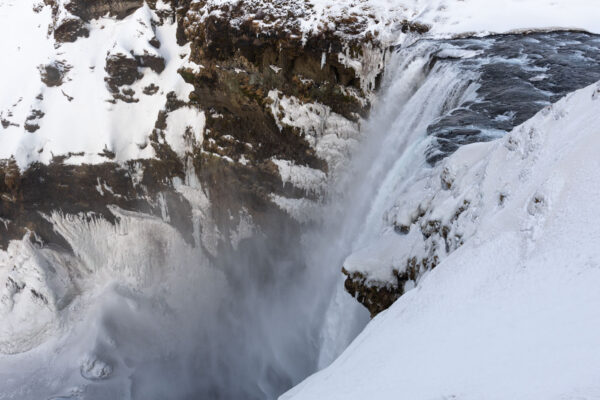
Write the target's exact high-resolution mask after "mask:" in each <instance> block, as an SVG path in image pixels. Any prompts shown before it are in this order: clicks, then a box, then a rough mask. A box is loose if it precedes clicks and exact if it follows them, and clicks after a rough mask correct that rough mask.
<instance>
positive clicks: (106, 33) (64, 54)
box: [0, 0, 200, 168]
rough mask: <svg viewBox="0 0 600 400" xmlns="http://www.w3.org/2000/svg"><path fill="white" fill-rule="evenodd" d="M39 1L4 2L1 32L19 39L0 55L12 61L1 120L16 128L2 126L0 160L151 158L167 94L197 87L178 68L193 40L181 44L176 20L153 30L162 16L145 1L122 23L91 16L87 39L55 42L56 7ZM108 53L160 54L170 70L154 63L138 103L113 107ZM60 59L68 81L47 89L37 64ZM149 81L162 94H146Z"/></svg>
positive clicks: (6, 68)
mask: <svg viewBox="0 0 600 400" xmlns="http://www.w3.org/2000/svg"><path fill="white" fill-rule="evenodd" d="M34 4H36V2H34V1H31V0H18V1H17V0H3V1H2V2H0V18H1V20H2V21H3V23H2V24H0V34H1V35H2V36H3V37H5V38H8V37H12V38H18V40H14V41H13V40H3V41H2V42H1V43H0V54H2V57H3V59H5V60H9V61H10V62H6V63H4V64H3V66H2V72H3V73H2V74H1V75H0V87H2V88H3V93H4V95H3V96H2V97H1V98H0V112H1V113H2V118H5V119H7V120H9V121H11V122H13V123H14V124H16V125H18V126H13V125H11V126H8V127H6V128H3V127H0V159H2V158H10V157H11V156H14V157H15V159H16V160H17V163H18V165H19V167H21V168H24V167H25V166H27V165H28V164H30V163H32V162H35V161H40V162H44V163H47V162H49V161H51V160H52V158H53V156H57V155H64V154H68V153H80V152H83V153H84V155H83V156H79V157H76V158H75V157H74V158H72V159H71V160H69V159H67V162H72V163H82V162H85V163H100V162H105V161H107V159H106V158H104V157H102V156H100V155H99V154H98V153H101V152H102V151H103V150H104V149H108V150H110V151H112V152H114V153H115V154H116V161H117V162H123V161H127V160H130V159H139V158H149V157H153V156H154V151H153V149H152V147H151V146H148V145H147V144H148V140H149V138H148V137H149V135H150V134H151V133H152V130H153V128H154V123H155V121H156V119H157V116H158V112H159V111H160V110H161V109H162V108H163V107H164V105H165V102H166V94H167V93H168V92H170V91H174V92H175V93H176V95H177V97H178V98H180V99H183V100H186V99H187V98H188V95H189V93H190V92H191V90H192V89H193V87H192V85H189V84H186V83H185V82H184V81H183V79H182V78H181V76H180V75H179V74H178V73H177V70H178V69H179V68H180V67H182V66H189V62H188V61H187V55H188V54H189V48H188V47H189V45H186V46H183V47H180V46H178V45H177V43H176V38H175V31H176V26H175V24H170V23H167V22H165V23H164V24H163V25H157V26H155V27H154V26H153V25H155V24H154V22H155V21H157V20H158V18H157V17H156V15H155V13H154V11H152V10H151V9H150V8H149V7H148V6H147V5H144V6H143V7H141V8H139V9H138V10H136V11H135V13H133V14H132V15H130V16H129V17H127V18H125V19H124V20H122V21H116V20H113V19H111V18H101V19H98V20H93V21H91V22H90V24H89V29H90V36H89V38H83V39H79V40H77V41H76V42H74V43H63V44H61V45H60V46H55V43H54V39H53V38H52V36H48V26H49V25H52V16H51V12H50V7H49V6H46V7H43V8H42V9H41V12H40V13H35V12H33V11H32V8H33V5H34ZM159 5H160V4H159ZM155 36H156V38H157V39H158V40H159V41H160V42H161V47H160V49H158V50H157V49H155V48H154V47H153V46H151V45H150V44H149V40H150V39H152V38H153V37H155ZM109 54H123V55H125V56H127V57H132V55H131V54H136V55H143V54H149V55H156V56H160V57H163V58H164V59H165V64H166V68H165V70H164V71H162V72H161V73H160V74H157V73H156V72H154V71H152V70H150V69H149V68H144V69H143V70H141V72H143V78H142V79H140V80H138V81H137V82H135V83H134V84H133V85H131V89H133V90H135V95H134V97H135V98H136V99H139V102H136V103H125V102H122V101H117V102H116V103H115V104H112V103H111V102H108V100H110V99H111V97H112V96H111V93H110V92H109V91H108V88H107V86H106V83H105V81H104V78H105V76H106V72H105V70H104V67H105V59H106V57H107V55H109ZM181 56H183V57H181ZM56 62H60V63H62V64H63V65H65V66H68V71H67V72H66V74H65V79H64V83H63V84H62V85H60V86H54V87H47V86H46V85H45V84H44V83H43V82H41V80H40V72H39V70H38V67H39V66H43V65H46V64H49V63H56ZM151 83H153V84H156V85H157V86H158V87H159V88H160V90H159V92H158V93H156V94H155V95H146V94H143V93H142V90H143V88H144V87H146V86H148V85H150V84H151ZM40 95H41V96H40ZM40 98H41V100H40ZM32 110H40V111H42V112H44V113H45V115H44V116H43V117H42V118H40V119H38V120H37V123H38V124H39V126H40V128H39V129H38V130H37V131H35V132H33V133H30V132H27V131H25V130H24V129H23V124H24V122H25V120H26V118H27V117H28V116H29V114H30V113H31V111H32ZM9 113H10V115H9ZM187 117H189V118H191V119H190V121H188V123H189V124H191V125H193V126H197V124H200V122H199V121H197V120H196V119H195V118H194V117H197V115H191V114H187Z"/></svg>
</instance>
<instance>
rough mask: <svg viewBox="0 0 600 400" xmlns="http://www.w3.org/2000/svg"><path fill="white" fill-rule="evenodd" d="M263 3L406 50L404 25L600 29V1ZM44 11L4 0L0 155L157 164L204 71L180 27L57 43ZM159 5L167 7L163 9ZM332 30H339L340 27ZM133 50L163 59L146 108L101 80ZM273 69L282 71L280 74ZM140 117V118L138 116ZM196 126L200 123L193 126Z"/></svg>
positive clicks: (93, 28)
mask: <svg viewBox="0 0 600 400" xmlns="http://www.w3.org/2000/svg"><path fill="white" fill-rule="evenodd" d="M230 3H235V2H233V1H232V0H211V1H209V2H207V5H206V6H205V10H208V9H211V7H217V6H223V5H227V4H230ZM263 3H264V2H262V1H260V0H252V1H248V4H250V5H254V6H257V7H258V6H261V7H263V6H264V7H266V8H265V10H267V11H269V10H272V11H273V12H275V15H279V14H281V16H282V17H283V16H285V15H288V14H287V10H288V9H289V10H291V11H293V12H292V14H290V15H293V16H294V17H293V18H295V19H294V21H292V22H293V23H298V24H299V27H300V30H301V32H303V35H308V34H313V33H315V32H317V31H319V30H322V29H325V28H326V27H328V26H330V25H332V24H333V23H334V21H336V20H340V19H348V18H350V19H352V18H357V20H358V21H359V22H360V26H361V27H362V28H361V32H362V34H366V33H371V34H376V35H377V37H378V38H379V40H380V41H381V42H382V43H384V44H391V43H399V44H403V43H404V44H408V43H410V42H412V41H414V40H415V38H416V36H415V35H414V34H411V33H407V34H405V33H402V32H401V31H400V30H399V24H401V23H402V21H404V20H408V21H417V22H420V23H423V24H427V25H429V26H430V27H431V31H430V32H429V33H428V34H427V36H429V37H448V36H453V35H459V34H460V35H462V34H465V33H475V34H480V35H483V34H487V33H493V32H495V33H500V32H510V31H519V30H528V29H552V28H557V27H558V28H562V29H565V28H569V29H583V30H587V31H591V32H600V22H599V19H598V18H596V16H597V15H598V14H599V13H600V3H598V2H595V1H587V0H569V1H567V0H563V1H556V0H554V1H550V0H527V1H520V0H519V1H518V0H510V1H508V3H507V2H499V1H497V2H489V1H484V0H464V1H458V0H397V1H392V0H369V1H360V2H356V1H350V0H343V1H332V0H310V1H308V2H307V3H306V4H304V3H302V4H299V3H297V2H283V3H282V4H280V5H279V6H278V8H277V9H274V8H273V7H274V6H273V5H272V4H263ZM40 4H41V3H39V4H38V2H37V1H34V0H18V1H17V0H2V1H1V2H0V18H1V19H2V21H3V23H2V24H0V35H2V37H5V38H18V40H5V41H2V42H1V43H0V54H2V56H3V59H5V60H9V62H7V63H4V64H3V67H2V72H3V73H2V74H1V75H0V87H2V89H3V93H5V95H4V96H2V98H1V99H0V113H1V117H2V118H3V119H5V120H6V121H9V122H10V123H12V124H14V125H12V124H11V125H8V126H6V127H4V126H2V127H0V158H10V157H11V156H14V157H15V159H16V160H17V162H18V165H19V166H20V167H21V168H24V167H25V166H27V165H28V164H30V163H32V162H35V161H40V162H44V163H47V162H49V161H51V160H52V158H53V157H54V156H57V155H67V154H69V153H71V154H80V153H82V152H83V155H76V156H75V155H72V156H71V157H70V158H68V159H67V160H66V162H69V163H82V162H85V163H100V162H104V161H106V158H105V157H103V156H100V155H99V154H98V153H102V152H103V150H104V149H108V150H110V151H112V152H114V153H115V154H116V161H118V162H124V161H127V160H130V159H138V158H149V157H153V156H154V151H153V149H152V147H151V146H148V145H147V144H148V136H149V135H150V133H151V132H152V129H153V124H154V121H155V120H156V117H157V113H158V111H159V110H161V109H162V107H164V104H165V96H166V94H167V93H168V92H170V91H175V92H176V94H177V96H178V98H180V99H183V100H186V99H187V97H188V95H189V93H190V91H191V89H192V87H191V85H188V84H186V83H185V82H184V81H183V79H182V78H181V77H180V76H179V74H178V73H177V71H178V70H179V69H180V68H183V69H188V70H190V71H199V70H200V69H201V68H202V66H200V65H196V64H193V63H190V62H189V61H188V55H189V48H188V46H183V47H180V46H178V45H177V44H176V40H175V30H176V27H175V25H174V24H172V23H169V22H165V23H164V24H163V25H156V24H153V22H154V21H157V17H156V15H155V13H154V11H152V10H151V9H150V8H149V7H148V6H147V5H144V6H143V7H141V8H140V9H138V10H137V11H136V12H135V13H134V14H133V15H130V16H129V17H127V18H125V19H124V20H122V21H115V20H113V19H110V18H101V19H98V20H94V21H91V22H90V23H89V24H88V28H89V29H90V37H89V38H82V39H80V40H77V41H76V42H74V43H63V44H61V45H60V46H56V43H54V39H53V38H52V36H51V33H50V34H49V31H48V27H53V26H55V25H56V24H57V23H58V22H57V23H55V22H54V21H52V15H51V10H50V7H49V6H42V7H39V10H40V11H39V12H34V11H33V8H34V7H35V6H40ZM59 6H60V7H59V13H58V21H60V20H63V19H65V18H68V17H69V15H68V13H67V12H66V11H65V10H64V7H63V5H62V3H59ZM157 7H158V8H159V9H160V8H161V7H162V8H165V7H167V6H166V5H165V4H164V3H162V2H159V3H158V6H157ZM214 12H217V11H213V13H214ZM531 15H535V18H531ZM284 18H287V17H284ZM276 22H277V21H274V22H270V23H267V22H265V21H262V20H261V21H260V24H263V25H264V27H263V28H264V29H265V30H268V29H272V28H273V27H274V25H273V24H274V23H276ZM288 22H289V21H288ZM231 23H232V24H235V23H236V21H234V20H232V21H231ZM334 25H335V24H334ZM332 29H334V30H335V26H333V28H332ZM154 36H156V37H157V38H158V40H159V41H160V42H161V44H162V45H161V47H160V48H159V49H155V48H154V47H152V46H151V45H150V44H149V43H148V41H149V40H150V39H152V38H153V37H154ZM383 48H385V46H383ZM132 52H133V54H136V55H141V54H150V55H157V56H161V57H163V58H164V59H165V62H166V69H165V70H164V71H163V72H162V73H160V74H157V73H155V72H153V71H151V70H150V69H148V68H144V69H143V71H141V72H143V75H144V76H143V78H142V79H141V80H139V81H137V82H135V83H134V84H133V85H132V86H131V89H133V90H135V93H136V94H135V95H134V98H136V99H139V102H137V103H124V102H122V101H117V103H116V104H111V103H110V102H107V100H110V99H111V94H110V93H109V92H108V90H107V87H106V84H105V82H104V77H105V74H106V73H105V71H104V66H105V58H106V55H108V54H123V55H126V56H128V57H131V54H132ZM362 53H363V55H362V56H361V58H353V57H356V56H355V55H352V56H351V55H350V54H348V51H347V50H346V51H343V52H341V53H339V54H337V55H336V56H337V57H338V58H339V60H340V61H341V62H342V63H344V64H345V65H348V66H350V67H352V68H355V69H356V70H357V72H358V73H359V75H360V76H361V78H362V79H361V83H362V84H363V90H364V91H365V93H367V94H369V93H370V91H371V89H372V88H373V85H374V82H375V77H376V76H377V75H378V74H379V73H380V72H381V70H382V68H383V66H384V64H385V51H381V50H380V49H379V48H378V47H377V46H375V47H373V46H372V45H370V44H367V45H365V47H364V48H363V50H362ZM326 58H327V54H325V53H324V54H323V59H324V60H326ZM51 63H55V64H56V63H60V64H62V65H63V66H65V67H66V68H67V69H68V70H67V72H66V74H65V82H64V83H63V84H62V85H61V86H56V87H46V86H45V85H44V84H43V83H42V82H40V80H39V74H40V71H39V68H40V66H43V65H47V64H51ZM274 71H275V72H278V71H277V67H275V68H274ZM540 79H541V78H540ZM151 83H152V84H156V85H157V86H158V87H159V88H160V90H159V93H157V94H155V95H145V94H143V93H142V89H143V88H144V87H146V86H148V85H149V84H151ZM40 95H41V96H40ZM35 110H39V111H41V112H43V113H44V114H45V115H44V116H43V117H41V118H37V119H31V120H30V121H31V123H36V124H38V125H39V129H38V130H37V131H35V132H33V133H31V132H27V131H25V130H24V129H23V126H24V123H25V121H26V120H27V118H28V117H29V116H30V115H32V112H34V111H35ZM57 110H61V111H60V112H58V111H57ZM134 115H135V118H132V116H134ZM189 117H190V118H195V117H196V116H192V115H189ZM133 120H135V121H133ZM304 122H306V123H308V124H310V122H308V121H304ZM304 122H302V123H304ZM190 123H193V124H196V123H199V122H198V121H196V120H194V121H193V122H190ZM331 139H333V138H330V140H329V141H330V142H331V144H332V145H334V142H336V141H335V140H331ZM176 140H179V139H176ZM180 145H181V143H180V142H178V143H175V144H174V146H175V147H177V148H178V149H180V150H181V146H180ZM329 150H330V147H328V148H327V149H324V150H323V152H324V153H326V155H327V156H328V157H335V158H339V157H340V156H341V155H340V154H333V153H332V152H331V151H329ZM335 153H337V151H335Z"/></svg>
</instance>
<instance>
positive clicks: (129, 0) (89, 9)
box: [65, 0, 144, 21]
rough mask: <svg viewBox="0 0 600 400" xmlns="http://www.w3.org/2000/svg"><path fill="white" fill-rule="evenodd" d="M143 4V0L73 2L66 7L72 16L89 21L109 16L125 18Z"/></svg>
mask: <svg viewBox="0 0 600 400" xmlns="http://www.w3.org/2000/svg"><path fill="white" fill-rule="evenodd" d="M143 4H144V2H143V0H72V1H70V2H69V3H67V5H66V6H65V7H66V8H67V10H68V11H69V12H70V13H71V14H73V15H76V16H78V17H79V18H81V19H83V20H84V21H89V20H91V19H94V18H100V17H103V16H105V15H107V14H108V15H110V16H113V17H116V18H119V19H121V18H125V17H126V16H128V15H129V14H131V13H133V12H134V11H135V10H137V9H138V8H140V7H141V6H142V5H143Z"/></svg>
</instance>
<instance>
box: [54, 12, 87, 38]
mask: <svg viewBox="0 0 600 400" xmlns="http://www.w3.org/2000/svg"><path fill="white" fill-rule="evenodd" d="M89 35H90V31H89V29H88V28H87V27H86V26H85V23H84V22H83V21H82V20H81V19H79V18H69V19H67V20H65V21H64V22H63V23H62V24H60V25H59V26H58V27H56V28H55V29H54V39H56V41H57V42H61V43H69V42H74V41H76V40H77V39H78V38H80V37H88V36H89Z"/></svg>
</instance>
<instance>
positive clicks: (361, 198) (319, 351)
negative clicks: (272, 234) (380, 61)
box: [0, 33, 600, 399]
mask: <svg viewBox="0 0 600 400" xmlns="http://www.w3.org/2000/svg"><path fill="white" fill-rule="evenodd" d="M599 49H600V41H599V40H598V38H597V37H594V36H591V35H585V34H578V33H556V34H536V35H528V36H523V35H508V36H500V37H494V38H480V39H460V40H448V41H421V42H417V43H415V44H414V45H412V46H410V47H407V48H402V49H398V50H397V51H396V52H394V54H393V56H392V57H391V58H390V60H389V64H388V69H387V71H386V76H385V79H384V82H383V88H382V91H381V94H380V99H379V101H378V102H377V104H376V105H375V107H374V109H373V112H372V115H371V118H370V120H369V121H368V123H367V124H366V126H365V129H364V136H365V139H364V140H363V141H362V143H360V145H359V146H358V148H357V150H356V153H355V154H354V156H353V159H352V162H351V163H350V164H349V166H348V168H347V174H346V175H345V176H344V177H342V178H341V179H340V180H339V182H337V183H336V184H335V185H334V186H332V187H331V188H329V193H328V194H327V196H326V203H325V205H324V206H323V210H322V218H321V222H320V223H319V224H318V226H312V227H310V228H307V229H306V230H305V231H304V232H301V233H297V232H292V231H290V232H288V231H286V230H284V229H282V230H281V232H279V233H280V236H281V237H283V238H284V239H283V240H281V241H280V242H278V243H287V244H288V245H287V246H286V247H285V248H280V247H278V245H277V244H274V243H273V242H270V241H269V239H268V238H266V237H262V236H261V235H255V236H254V237H252V238H250V239H247V240H245V241H243V242H242V243H240V248H239V250H238V252H237V253H236V254H231V255H225V256H223V257H222V258H221V259H219V260H217V261H216V262H214V261H211V260H210V259H209V258H208V257H206V255H205V254H204V253H203V251H202V249H199V248H190V247H189V246H188V245H187V244H186V243H185V242H184V241H183V240H182V239H181V238H180V237H179V235H178V234H177V232H176V231H175V230H174V229H172V228H171V227H169V226H168V225H166V224H164V223H163V222H162V221H160V220H155V219H152V218H149V217H147V216H143V215H141V214H136V213H126V212H122V211H119V210H115V212H117V213H121V214H120V223H119V224H118V225H117V226H113V225H111V224H109V223H107V222H105V221H102V220H91V221H90V220H89V218H85V217H82V218H77V217H65V216H62V215H59V214H56V215H53V216H49V218H51V219H52V221H53V222H54V223H55V226H56V227H57V230H58V231H59V232H60V233H61V234H63V235H64V236H65V237H66V238H67V240H68V241H69V243H70V244H71V245H72V248H73V249H74V251H75V252H76V255H77V257H78V258H77V259H75V258H73V259H70V258H67V257H66V256H64V255H59V254H58V253H56V252H55V251H54V250H53V249H36V248H24V249H20V251H21V253H22V254H24V257H25V256H30V257H31V260H35V262H38V263H40V262H48V263H49V265H50V264H52V265H55V266H58V264H61V265H60V268H63V269H64V270H65V271H67V273H68V274H70V275H72V276H74V277H76V279H75V278H74V281H76V282H77V284H75V285H73V287H70V288H69V290H70V291H71V292H72V293H71V292H69V293H70V294H69V295H70V296H73V298H74V299H75V300H73V301H72V302H71V304H70V305H69V306H68V307H65V308H64V309H61V310H59V313H58V314H57V315H56V316H51V315H50V316H48V320H49V321H50V322H48V323H47V324H44V325H43V329H40V330H38V331H35V332H36V333H35V335H34V336H35V337H34V339H35V341H34V342H35V344H36V345H37V346H33V348H32V349H31V350H29V351H26V352H21V353H19V354H15V355H13V356H11V357H10V358H5V359H4V361H3V366H2V367H1V368H0V378H2V379H3V380H4V385H3V387H2V389H3V391H4V393H5V394H6V396H5V398H18V399H28V398H37V399H49V398H52V399H108V398H119V399H127V398H131V399H165V398H169V399H242V398H243V399H265V398H266V399H274V398H276V397H277V396H278V395H280V394H281V393H282V392H284V391H285V390H287V389H289V388H290V387H291V386H293V385H295V384H297V383H298V382H299V381H301V380H302V379H304V378H305V377H306V376H308V375H309V374H311V373H313V372H315V371H316V370H318V369H320V368H322V367H324V366H326V365H328V364H329V363H330V362H331V361H332V360H333V359H335V358H336V357H337V356H338V355H339V354H340V353H341V352H342V351H343V350H344V349H345V348H346V346H347V345H348V344H349V343H350V341H352V339H353V338H354V337H356V335H357V334H358V333H359V332H360V330H361V329H362V328H363V327H364V326H365V324H366V323H367V322H368V313H367V312H366V310H364V309H363V308H362V307H361V306H360V305H359V304H358V303H357V302H356V301H355V300H354V299H352V298H351V297H350V296H349V295H348V294H346V293H345V292H344V289H343V276H342V274H341V272H340V269H341V266H342V263H343V261H344V259H345V257H347V256H348V255H349V254H350V253H352V252H353V251H355V250H357V249H360V248H361V247H362V246H364V245H365V243H366V242H367V241H368V240H369V238H371V237H373V236H375V234H376V233H378V232H379V231H380V230H381V229H383V228H384V226H383V219H384V218H383V216H384V214H385V212H386V210H387V209H388V208H389V206H390V204H392V203H393V201H394V200H395V199H396V198H397V197H398V196H401V195H402V193H403V192H406V191H410V188H411V182H413V181H414V179H415V177H416V176H418V175H420V174H427V173H428V171H429V170H430V168H431V165H432V164H433V163H435V162H437V161H438V160H439V159H440V158H442V157H444V156H446V155H447V154H449V153H451V152H452V151H454V150H455V149H456V148H457V147H458V146H460V145H463V144H466V143H470V142H474V141H481V140H491V139H493V138H494V137H498V136H499V135H502V134H503V133H504V132H506V131H507V130H509V129H510V128H511V127H512V126H514V125H516V124H518V123H520V122H522V121H523V120H525V119H527V118H529V117H530V116H531V115H533V113H535V112H536V111H537V110H539V109H540V108H542V107H543V106H545V105H546V104H548V103H550V102H552V101H555V100H556V99H557V98H558V97H560V96H562V95H564V94H565V93H567V92H569V91H572V90H575V89H577V88H579V87H583V86H585V85H587V84H588V83H591V82H594V81H597V80H600V70H599V68H598V65H600V51H599ZM524 99H525V100H524ZM188 183H189V182H188ZM188 189H189V190H191V191H193V190H198V191H199V188H198V187H197V183H194V182H191V183H189V188H188ZM196 223H197V224H200V220H198V221H196ZM273 225H274V226H277V221H274V224H273ZM32 262H33V261H32ZM28 317H29V316H28ZM32 340H33V339H32ZM34 342H32V343H34ZM2 345H4V344H3V343H0V346H2ZM12 345H15V344H12ZM15 352H18V351H15ZM24 380H26V381H27V384H26V385H25V384H24V383H23V382H24ZM0 397H1V396H0Z"/></svg>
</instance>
